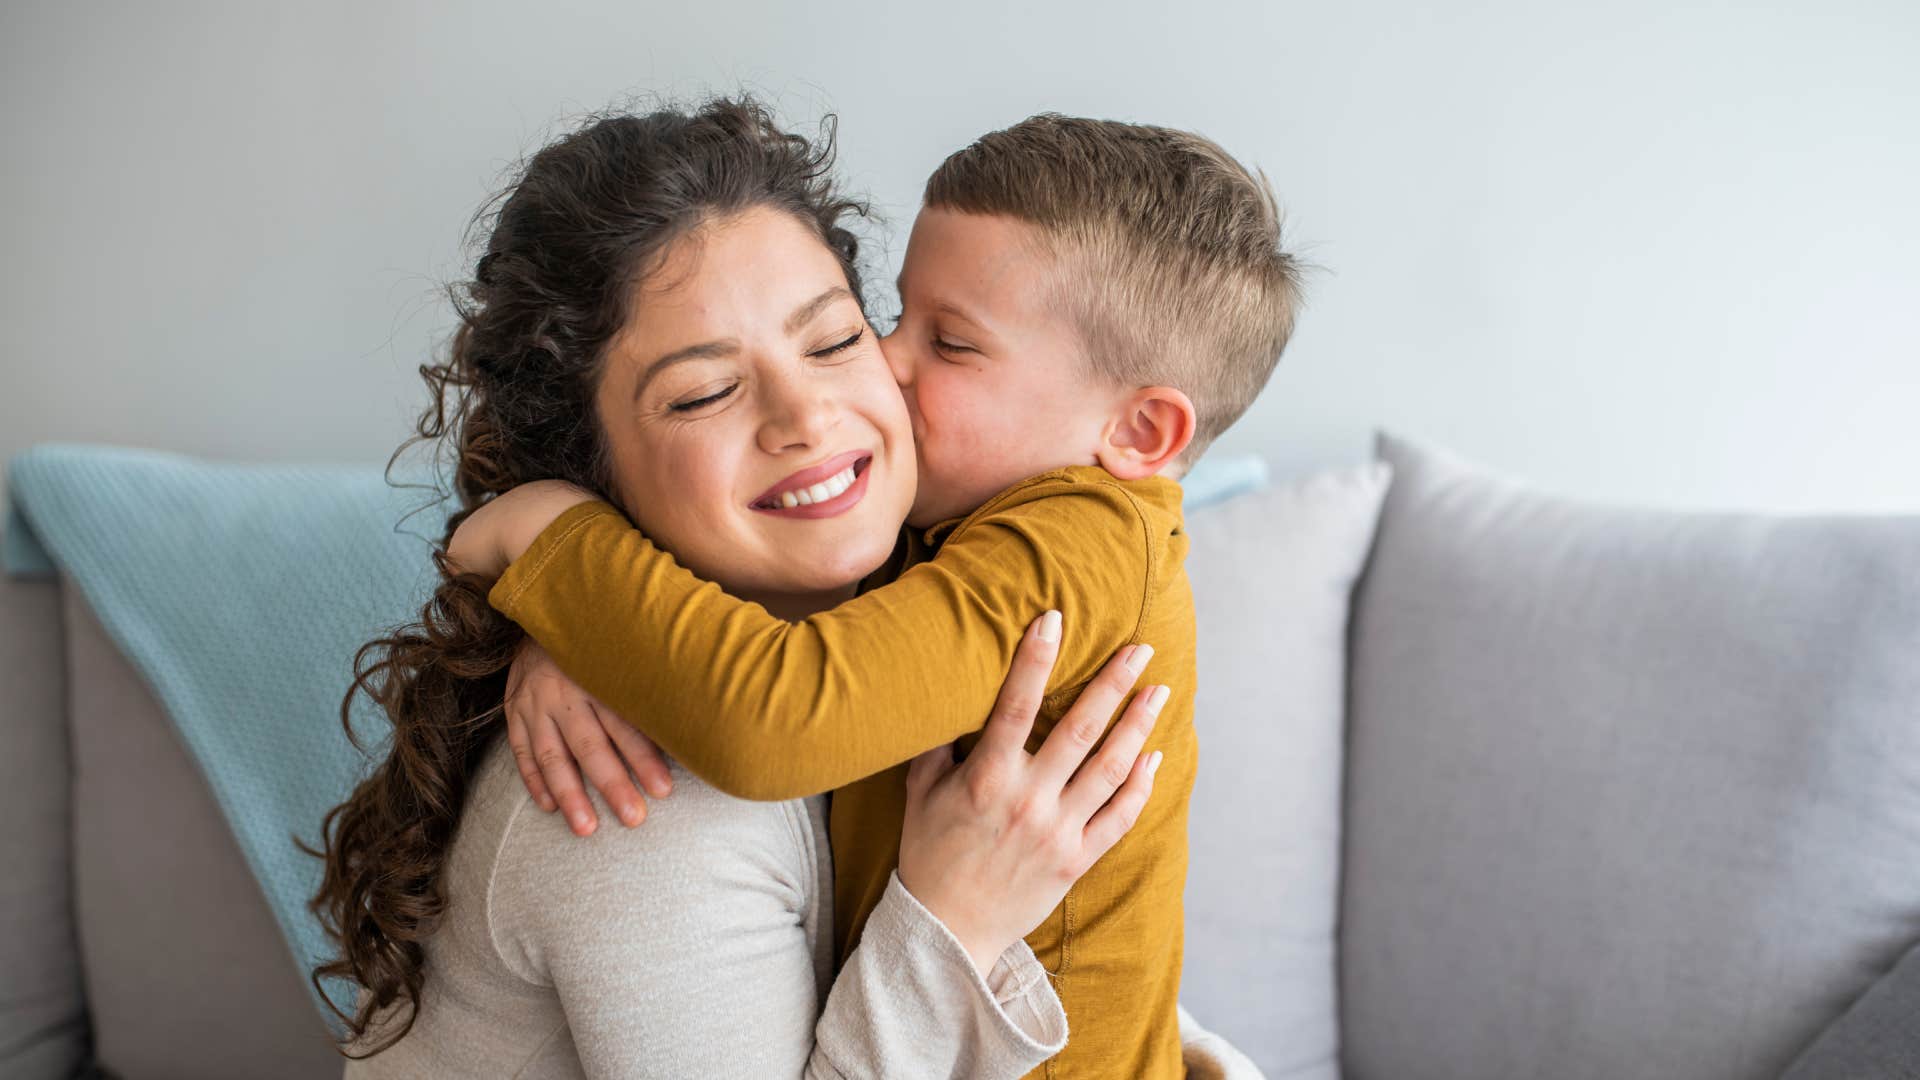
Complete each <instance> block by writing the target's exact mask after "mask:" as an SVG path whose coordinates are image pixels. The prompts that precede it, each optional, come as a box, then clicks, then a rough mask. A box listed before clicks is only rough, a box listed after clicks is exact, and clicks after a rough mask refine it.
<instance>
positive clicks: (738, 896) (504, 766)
mask: <svg viewBox="0 0 1920 1080" xmlns="http://www.w3.org/2000/svg"><path fill="white" fill-rule="evenodd" d="M671 768H672V775H673V792H672V794H670V795H668V796H667V797H666V798H664V799H649V800H648V802H647V816H646V819H645V820H644V821H642V822H641V823H640V824H639V825H637V826H633V827H631V828H629V827H627V826H625V825H622V824H620V822H619V819H618V818H617V817H615V816H614V814H613V812H612V810H611V809H609V808H608V806H607V804H606V803H605V802H604V801H603V800H602V799H601V798H600V796H599V794H598V793H597V792H594V791H593V790H592V789H591V787H589V788H588V796H589V798H590V799H592V801H593V807H594V813H595V814H596V815H597V816H598V818H599V821H600V824H599V827H598V828H596V829H595V830H594V832H593V833H592V834H591V835H588V836H584V837H582V836H575V835H574V834H573V832H572V830H570V829H569V828H568V827H567V823H566V821H565V819H564V818H563V817H562V816H561V815H560V814H558V813H548V812H545V811H543V810H541V809H540V808H539V807H538V806H535V805H534V803H533V800H532V798H531V797H529V796H528V795H527V793H526V789H525V787H524V786H523V785H522V784H521V782H520V775H519V771H518V769H517V768H516V767H515V765H514V762H513V756H512V752H511V750H510V749H509V748H508V747H507V745H506V741H505V739H504V738H502V739H500V740H499V741H498V743H497V744H496V745H495V746H493V747H492V748H490V749H489V751H488V752H487V754H486V756H485V758H484V760H483V762H482V764H481V767H480V769H479V771H478V772H477V773H476V775H475V778H474V786H473V788H472V790H471V794H470V796H469V803H468V808H467V811H466V813H465V814H464V815H463V819H462V822H461V827H460V828H461V835H460V837H459V839H458V840H457V841H456V845H457V847H458V848H460V849H462V854H463V855H465V856H467V857H468V858H477V862H478V863H479V864H480V865H473V866H472V867H471V869H472V870H473V871H475V873H473V874H472V875H471V876H470V877H469V880H475V879H478V880H483V881H484V882H485V884H484V892H485V895H486V907H487V917H488V922H489V924H490V925H492V926H493V927H494V928H495V931H496V937H498V936H500V933H499V932H500V931H501V930H502V929H506V928H513V927H519V928H522V929H528V930H530V931H534V932H537V931H538V930H539V929H540V928H542V927H545V928H546V929H548V930H558V929H562V928H564V927H565V926H566V925H567V923H568V922H569V921H571V920H573V919H576V918H603V917H604V915H605V913H606V910H607V909H606V907H605V905H606V904H607V902H608V901H609V900H610V899H611V898H616V897H617V898H618V903H619V904H620V905H621V906H622V908H623V909H624V910H626V911H629V912H632V911H635V910H641V909H645V910H650V911H653V912H654V913H655V914H656V915H661V916H662V917H664V915H665V912H666V909H669V908H671V909H673V910H677V911H687V910H689V909H690V908H693V907H697V906H698V905H699V904H700V903H703V902H705V901H706V899H708V898H710V897H711V898H717V899H721V900H724V901H726V902H730V903H739V902H743V901H744V902H756V901H755V900H753V899H751V896H753V895H757V898H758V899H757V902H759V903H762V904H765V903H771V904H774V905H778V906H783V907H789V908H791V909H793V910H800V909H802V908H804V907H806V906H808V905H810V904H812V903H814V902H815V901H816V899H817V897H818V894H819V893H820V892H821V884H820V883H821V881H822V879H823V878H822V874H821V872H820V868H821V867H822V866H824V865H826V862H825V860H826V858H827V855H826V846H825V830H824V797H823V796H815V797H814V798H812V799H792V800H788V801H785V802H754V801H750V800H747V799H738V798H734V797H733V796H731V795H727V794H725V793H723V792H721V791H719V790H718V789H716V788H714V787H712V786H711V785H709V784H707V783H705V782H704V781H702V780H700V779H699V778H698V777H696V776H694V775H693V774H691V773H689V772H687V771H686V770H685V769H684V768H682V767H681V766H680V765H679V764H678V763H677V762H675V763H672V764H671ZM463 876H465V875H463ZM743 883H745V884H747V885H748V886H750V888H748V889H746V890H743V889H742V888H741V886H742V884H743Z"/></svg>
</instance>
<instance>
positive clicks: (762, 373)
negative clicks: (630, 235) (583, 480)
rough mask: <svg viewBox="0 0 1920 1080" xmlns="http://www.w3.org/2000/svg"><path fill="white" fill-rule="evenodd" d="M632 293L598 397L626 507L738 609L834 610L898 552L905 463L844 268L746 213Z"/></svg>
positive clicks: (783, 221) (793, 234)
mask: <svg viewBox="0 0 1920 1080" xmlns="http://www.w3.org/2000/svg"><path fill="white" fill-rule="evenodd" d="M638 289H639V292H638V294H637V295H636V296H635V298H634V304H633V313H632V315H631V317H630V318H629V320H628V324H627V326H626V328H625V329H624V330H622V331H621V333H620V334H619V335H618V336H617V337H616V338H615V339H614V341H613V342H612V343H611V345H610V346H609V349H608V354H607V362H606V368H605V371H604V374H603V377H602V379H601V381H600V386H599V390H598V393H597V396H596V399H595V410H596V411H597V412H598V414H599V417H600V422H601V424H602V425H603V427H604V429H605V431H606V433H607V440H608V443H609V444H610V446H611V448H612V452H613V471H614V482H615V486H616V488H617V489H618V490H617V495H618V497H619V499H620V500H621V502H622V504H623V509H625V510H626V512H627V514H628V515H629V516H630V517H631V518H632V519H633V521H634V523H635V524H636V525H638V526H639V527H640V529H641V531H642V532H644V533H646V534H647V536H648V538H649V539H651V540H653V541H654V542H656V543H658V544H659V545H660V546H661V547H662V548H664V549H666V550H667V551H669V552H671V553H672V554H673V556H674V558H675V559H676V560H678V561H679V563H680V564H681V565H682V566H685V567H686V568H688V569H689V570H692V571H693V572H694V573H696V574H699V575H700V576H701V577H704V578H706V579H707V580H709V581H713V582H717V583H719V584H720V585H722V586H724V587H725V588H726V589H727V590H728V591H729V592H732V593H734V594H735V595H738V596H743V597H746V598H749V599H753V600H758V601H760V602H761V603H764V604H767V605H768V606H770V607H776V608H786V609H788V610H792V609H794V608H795V607H796V606H799V607H801V608H804V607H805V605H806V604H807V602H808V601H811V600H819V599H821V598H822V597H823V594H829V593H837V594H840V595H844V593H845V591H846V590H847V589H848V588H849V587H851V586H852V585H854V584H855V583H857V582H858V581H859V580H860V579H861V578H862V577H865V576H866V575H867V574H869V573H871V572H872V571H873V570H874V569H876V568H877V567H879V565H880V564H881V563H882V562H884V561H885V560H886V558H887V556H888V555H889V554H890V553H891V552H892V550H893V547H894V542H895V540H896V539H897V536H898V533H899V531H900V525H901V523H902V522H903V521H905V520H906V516H907V510H908V509H909V508H910V507H911V506H912V505H913V495H914V483H915V479H914V478H915V463H914V456H913V432H912V428H911V426H910V424H909V422H908V419H907V412H906V406H905V403H904V402H903V400H902V398H901V396H900V387H899V386H898V384H896V383H895V382H894V378H893V375H892V374H891V371H890V369H889V368H888V367H887V363H886V360H885V359H884V358H883V357H882V356H881V354H880V348H879V345H878V344H877V343H876V341H875V338H874V333H873V328H872V327H871V326H869V325H868V324H867V320H866V317H865V316H864V315H863V314H862V313H861V310H860V304H859V302H858V301H857V300H856V299H855V298H854V296H853V294H852V293H851V292H850V291H848V288H847V279H846V275H845V273H843V272H842V270H841V268H840V261H839V259H837V258H836V257H835V256H834V254H833V252H832V251H831V250H829V249H828V248H827V246H826V245H825V244H824V243H822V242H821V240H820V238H819V237H818V236H816V235H815V234H814V233H813V232H812V230H810V229H809V228H808V227H807V226H806V225H804V224H802V223H801V222H800V221H798V220H796V219H795V218H794V217H792V216H791V215H789V214H786V213H783V212H781V211H777V210H772V209H766V208H755V209H751V210H747V211H744V212H742V213H740V214H737V215H735V216H733V217H729V218H722V219H716V220H714V221H712V222H709V223H708V224H706V225H703V226H702V227H701V228H699V229H698V230H696V231H695V232H693V233H692V234H690V235H688V236H687V237H686V238H685V239H683V240H682V241H680V242H679V243H678V244H676V245H675V246H674V247H673V248H672V249H670V250H669V252H668V253H667V257H666V259H665V261H664V262H663V263H662V265H661V267H660V268H659V269H658V270H657V271H655V272H654V273H653V274H650V275H649V276H648V277H647V279H646V280H645V281H643V282H642V283H641V284H640V285H639V286H638ZM849 481H851V482H849ZM837 598H838V597H837V596H836V597H835V599H837Z"/></svg>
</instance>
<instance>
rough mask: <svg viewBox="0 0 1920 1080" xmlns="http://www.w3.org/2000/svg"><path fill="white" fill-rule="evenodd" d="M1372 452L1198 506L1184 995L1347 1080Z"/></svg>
mask: <svg viewBox="0 0 1920 1080" xmlns="http://www.w3.org/2000/svg"><path fill="white" fill-rule="evenodd" d="M1387 481H1388V470H1387V469H1386V468H1385V467H1384V466H1382V465H1379V464H1377V463H1375V464H1368V465H1361V466H1356V467H1350V468H1345V469H1340V470H1336V471H1333V472H1327V473H1322V474H1320V475H1317V476H1313V477H1309V478H1307V479H1304V480H1299V481H1295V482H1293V483H1289V484H1283V485H1281V486H1279V487H1275V488H1271V489H1269V490H1265V491H1261V492H1258V493H1255V494H1252V495H1246V496H1241V497H1239V498H1236V499H1233V500H1231V501H1229V502H1227V503H1224V504H1222V505H1220V506H1216V507H1209V508H1208V509H1205V510H1200V511H1196V512H1195V513H1193V514H1191V515H1189V516H1188V518H1187V531H1188V533H1189V535H1190V537H1191V539H1192V547H1191V548H1190V549H1189V551H1188V554H1187V574H1188V576H1189V577H1190V578H1191V579H1192V582H1193V598H1194V607H1195V609H1196V612H1197V617H1198V633H1199V654H1198V662H1199V679H1200V682H1199V687H1198V690H1197V692H1196V695H1195V702H1194V724H1195V726H1196V728H1197V729H1198V733H1199V738H1200V762H1199V777H1198V779H1197V781H1196V783H1195V787H1194V793H1193V801H1192V805H1191V814H1192V816H1191V817H1190V819H1189V821H1188V828H1187V833H1188V836H1189V837H1190V844H1191V847H1190V854H1191V862H1190V863H1189V866H1188V871H1187V891H1186V926H1187V937H1186V963H1185V967H1184V975H1183V979H1182V984H1181V999H1182V1001H1183V1002H1184V1003H1185V1004H1186V1006H1187V1008H1188V1009H1190V1010H1192V1012H1193V1015H1194V1016H1195V1017H1196V1018H1197V1019H1198V1020H1199V1021H1200V1023H1202V1024H1204V1025H1205V1026H1206V1027H1208V1028H1210V1029H1211V1030H1213V1031H1214V1032H1216V1033H1218V1034H1220V1035H1223V1036H1225V1037H1227V1038H1228V1039H1229V1040H1230V1041H1231V1042H1232V1043H1233V1044H1234V1045H1235V1046H1236V1047H1238V1048H1239V1049H1240V1051H1241V1052H1242V1053H1244V1054H1246V1055H1247V1056H1248V1057H1249V1058H1251V1059H1252V1060H1253V1061H1254V1062H1255V1063H1257V1064H1258V1065H1259V1066H1260V1068H1261V1069H1262V1070H1263V1071H1264V1072H1265V1073H1266V1074H1267V1075H1268V1076H1269V1077H1271V1078H1273V1080H1280V1078H1282V1077H1285V1078H1289V1080H1337V1077H1338V1075H1339V1073H1338V1052H1339V1030H1338V1023H1337V1018H1336V1014H1335V1008H1334V1005H1335V994H1336V983H1335V964H1334V920H1335V917H1336V915H1337V901H1338V894H1339V880H1340V775H1341V764H1340V758H1341V753H1342V742H1343V735H1342V733H1343V731H1344V730H1345V724H1346V719H1345V683H1346V663H1347V651H1346V631H1347V614H1348V604H1349V600H1350V596H1351V593H1352V589H1353V582H1354V580H1355V579H1356V578H1357V577H1358V576H1359V574H1360V568H1361V566H1362V564H1363V563H1364V562H1365V561H1366V557H1367V549H1368V547H1369V545H1370V544H1371V542H1372V539H1373V527H1374V521H1375V518H1376V517H1377V516H1378V514H1379V511H1380V500H1381V496H1382V495H1384V494H1385V492H1386V489H1387Z"/></svg>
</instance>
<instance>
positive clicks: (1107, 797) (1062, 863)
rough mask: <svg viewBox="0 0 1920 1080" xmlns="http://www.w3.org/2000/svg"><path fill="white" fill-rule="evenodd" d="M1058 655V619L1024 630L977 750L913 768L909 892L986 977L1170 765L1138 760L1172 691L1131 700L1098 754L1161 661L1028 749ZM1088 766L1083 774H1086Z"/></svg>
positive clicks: (1137, 661) (1103, 677)
mask: <svg viewBox="0 0 1920 1080" xmlns="http://www.w3.org/2000/svg"><path fill="white" fill-rule="evenodd" d="M1059 651H1060V613H1059V612H1057V611H1049V612H1047V613H1046V614H1045V615H1042V616H1041V617H1040V618H1039V619H1036V620H1035V621H1034V623H1033V625H1032V626H1030V627H1028V629H1027V636H1026V638H1025V639H1024V640H1022V641H1021V643H1020V649H1019V651H1018V652H1017V653H1016V654H1015V656H1014V660H1013V670H1012V671H1009V672H1008V673H1007V681H1006V682H1005V683H1003V684H1002V685H1001V688H1000V698H999V700H998V701H997V702H995V704H994V709H993V715H992V716H991V717H990V718H989V719H988V720H987V726H986V730H985V731H984V732H983V733H982V735H981V737H980V742H979V743H978V744H977V745H976V746H975V747H974V748H973V752H972V753H971V754H969V755H967V759H966V760H965V761H963V762H961V763H959V764H958V765H956V764H954V761H953V751H952V747H951V746H941V747H937V748H935V749H933V750H929V751H927V752H926V753H924V754H921V755H920V756H919V757H917V758H914V759H913V764H912V766H911V767H910V768H909V769H908V771H907V817H906V822H905V825H904V826H903V828H902V830H901V835H900V884H901V885H903V886H905V887H906V889H907V891H908V892H910V893H912V894H913V896H914V898H915V899H917V900H919V901H920V903H921V905H922V906H924V907H925V908H926V909H927V910H928V911H930V912H932V913H933V915H934V916H935V917H936V918H938V919H939V920H940V921H941V922H942V923H944V924H946V927H947V929H948V930H950V931H952V932H953V935H954V936H955V937H956V938H958V939H959V940H960V943H961V944H962V945H963V946H965V947H966V950H967V952H968V953H969V954H970V955H972V957H973V962H974V964H975V966H977V967H978V968H979V969H980V971H981V972H982V973H983V974H985V973H987V972H989V971H991V970H992V969H993V965H994V963H995V961H997V960H998V959H999V957H1000V954H1001V953H1002V952H1004V951H1006V949H1007V947H1008V946H1010V945H1012V944H1013V943H1014V942H1015V941H1017V940H1019V939H1020V938H1023V937H1025V936H1026V935H1027V934H1029V933H1031V932H1032V931H1033V929H1034V928H1035V927H1037V926H1039V925H1040V924H1041V922H1042V921H1044V920H1045V919H1046V917H1047V915H1048V914H1049V913H1051V912H1052V911H1053V909H1054V908H1056V907H1058V906H1059V904H1060V901H1061V899H1062V898H1064V897H1065V896H1066V894H1067V888H1068V886H1070V885H1072V884H1073V883H1074V882H1075V881H1077V880H1079V878H1080V875H1082V874H1084V873H1086V872H1087V869H1088V868H1089V867H1091V866H1092V865H1093V864H1094V863H1095V862H1096V861H1097V860H1098V859H1099V858H1100V856H1102V855H1104V854H1106V853H1107V850H1108V849H1109V848H1111V847H1113V845H1114V844H1115V843H1117V842H1118V841H1119V840H1120V838H1121V837H1122V836H1124V835H1126V833H1127V830H1129V829H1131V828H1133V823H1134V822H1135V821H1136V820H1138V819H1139V817H1140V811H1141V808H1142V807H1144V806H1145V805H1146V802H1147V796H1148V795H1149V794H1151V793H1152V791H1153V774H1154V771H1155V770H1156V769H1158V768H1159V767H1160V754H1159V752H1158V751H1155V752H1154V753H1153V754H1152V755H1150V757H1149V756H1141V755H1140V748H1141V747H1142V746H1144V745H1145V744H1146V741H1147V734H1148V732H1150V731H1152V730H1153V723H1154V719H1155V718H1156V717H1157V716H1158V715H1159V712H1160V709H1161V707H1162V706H1163V705H1165V704H1166V700H1167V694H1168V691H1167V688H1166V687H1164V686H1152V687H1147V688H1145V689H1143V690H1142V691H1141V692H1140V693H1138V694H1136V695H1134V698H1133V701H1132V703H1131V704H1129V705H1128V706H1127V710H1126V713H1125V714H1124V715H1123V716H1121V717H1120V720H1119V722H1118V723H1116V724H1115V725H1114V727H1113V730H1112V732H1111V733H1109V734H1108V736H1107V740H1106V742H1105V743H1104V744H1102V746H1101V748H1100V752H1099V753H1098V754H1095V755H1094V756H1093V759H1092V760H1091V761H1087V762H1086V765H1085V766H1084V767H1082V765H1081V762H1082V761H1085V760H1086V758H1087V751H1088V750H1089V749H1090V748H1092V746H1093V744H1094V743H1096V742H1098V741H1099V739H1100V735H1101V733H1102V732H1104V731H1106V730H1107V721H1108V719H1109V718H1111V717H1112V716H1113V711H1114V709H1115V708H1116V707H1117V706H1118V705H1119V704H1120V701H1121V699H1122V698H1124V697H1125V696H1126V694H1127V691H1128V690H1129V689H1131V688H1132V687H1133V683H1134V680H1135V679H1136V678H1138V677H1139V674H1140V672H1141V671H1144V670H1146V666H1147V660H1148V658H1149V657H1151V656H1152V655H1153V648H1152V646H1149V645H1134V646H1129V647H1127V648H1123V649H1121V650H1120V651H1119V652H1118V653H1116V654H1115V655H1114V658H1113V659H1112V660H1110V661H1108V662H1107V666H1106V667H1105V668H1103V669H1102V670H1101V672H1100V674H1099V675H1098V676H1097V677H1096V678H1095V679H1094V681H1093V682H1092V683H1090V684H1089V685H1088V686H1087V688H1086V690H1085V691H1083V692H1082V693H1081V694H1080V698H1079V700H1077V701H1075V702H1074V704H1073V708H1072V709H1071V710H1069V711H1068V712H1067V715H1066V716H1064V717H1062V718H1061V720H1060V723H1059V725H1058V726H1056V727H1055V728H1054V729H1053V730H1052V731H1051V732H1049V733H1048V735H1047V740H1046V742H1045V744H1044V745H1042V746H1041V747H1040V752H1039V753H1038V754H1028V753H1027V751H1026V742H1027V736H1028V735H1029V734H1030V733H1031V732H1032V730H1033V718H1034V715H1035V714H1036V713H1038V712H1039V710H1040V700H1041V698H1042V697H1044V696H1045V695H1046V690H1047V676H1048V675H1050V674H1051V673H1052V671H1053V662H1054V658H1055V657H1056V656H1057V655H1058V654H1059ZM1076 769H1078V772H1077V773H1076V772H1075V770H1076Z"/></svg>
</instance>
